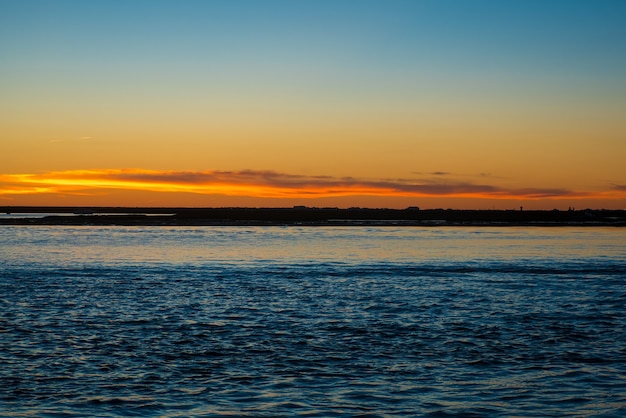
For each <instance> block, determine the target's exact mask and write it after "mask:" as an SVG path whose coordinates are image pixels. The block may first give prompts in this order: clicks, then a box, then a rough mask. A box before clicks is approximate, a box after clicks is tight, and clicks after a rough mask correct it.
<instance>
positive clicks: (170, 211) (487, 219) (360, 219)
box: [0, 206, 626, 227]
mask: <svg viewBox="0 0 626 418" xmlns="http://www.w3.org/2000/svg"><path fill="white" fill-rule="evenodd" d="M0 214H4V215H3V216H2V217H0V225H60V226H62V225H96V226H97V225H100V226H133V225H134V226H394V227H399V226H420V227H435V226H585V227H593V226H626V211H624V210H606V209H599V210H592V209H585V210H567V211H559V210H550V211H544V210H533V211H531V210H529V211H525V210H456V209H425V210H420V209H418V208H407V209H368V208H349V209H338V208H309V207H303V206H302V207H301V206H297V207H293V208H168V207H161V208H139V207H135V208H128V207H69V206H0ZM25 214H41V216H25Z"/></svg>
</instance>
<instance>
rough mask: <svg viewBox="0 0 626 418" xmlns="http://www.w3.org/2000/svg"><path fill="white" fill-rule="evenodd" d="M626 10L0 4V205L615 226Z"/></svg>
mask: <svg viewBox="0 0 626 418" xmlns="http://www.w3.org/2000/svg"><path fill="white" fill-rule="evenodd" d="M624 21H626V3H624V2H618V1H610V0H601V1H598V2H590V1H579V0H572V1H568V2H559V1H556V2H545V1H534V0H531V1H515V0H514V1H506V2H501V1H489V0H478V1H476V2H450V1H445V0H444V1H428V0H426V1H404V0H390V1H383V2H370V1H364V2H350V1H346V2H343V1H341V2H335V1H325V0H321V1H298V2H289V1H279V0H269V1H264V2H255V1H248V0H233V1H228V2H218V1H210V0H208V1H195V0H189V1H185V2H182V3H178V2H174V1H167V0H153V1H146V0H136V1H132V2H125V1H118V0H107V1H100V0H94V1H89V2H82V1H73V0H56V1H48V0H32V1H28V2H2V4H0V53H1V54H2V57H3V63H4V65H3V66H2V68H0V91H2V94H1V95H0V204H2V205H6V206H11V205H52V206H54V205H65V204H73V205H78V206H89V205H94V204H98V205H105V206H106V205H110V206H124V205H132V206H155V205H158V206H207V207H208V206H242V205H245V206H274V207H276V206H283V205H287V206H290V205H313V206H325V205H331V206H340V207H350V206H374V207H392V208H402V207H406V206H408V205H411V206H412V205H417V206H420V207H425V208H427V207H431V208H433V207H434V208H436V207H450V208H470V209H480V208H485V207H489V208H492V207H496V208H501V209H507V208H512V207H513V208H514V207H519V206H522V205H524V206H527V207H532V208H535V209H554V208H558V209H567V208H569V207H571V206H576V207H579V208H586V207H590V208H607V209H622V208H626V192H625V190H626V169H625V167H626V165H625V164H624V160H625V158H626V117H625V116H624V111H625V109H626V55H625V54H624V53H623V51H624V39H626V25H624V24H623V23H624Z"/></svg>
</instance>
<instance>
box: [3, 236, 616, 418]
mask: <svg viewBox="0 0 626 418" xmlns="http://www.w3.org/2000/svg"><path fill="white" fill-rule="evenodd" d="M625 248H626V231H624V230H623V229H619V228H613V229H604V228H579V229H576V228H432V229H428V228H423V229H422V228H350V227H347V228H297V227H289V228H279V227H259V228H247V227H232V228H230V227H217V228H210V227H200V228H158V227H156V228H155V227H133V228H124V227H110V228H98V227H3V228H2V230H1V231H0V414H2V416H37V417H45V416H133V415H135V416H139V415H140V416H162V417H178V416H181V417H182V416H203V417H213V416H223V415H229V416H251V417H257V416H259V417H262V416H267V417H270V416H271V417H274V416H285V417H287V416H309V417H312V416H319V417H333V416H346V417H352V416H360V417H384V416H463V417H471V416H555V417H556V416H559V417H561V416H594V415H597V416H605V417H623V416H626V344H625V343H624V342H625V341H626V255H625V251H624V249H625Z"/></svg>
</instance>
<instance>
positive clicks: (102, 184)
mask: <svg viewBox="0 0 626 418" xmlns="http://www.w3.org/2000/svg"><path fill="white" fill-rule="evenodd" d="M112 191H134V192H151V193H157V194H168V195H170V194H171V195H173V196H175V195H180V194H194V195H208V196H221V197H239V198H244V197H245V198H250V199H266V200H268V199H269V200H270V201H272V200H276V201H280V200H281V199H304V200H307V201H310V200H313V199H323V198H338V197H342V198H349V197H351V196H361V197H363V196H366V197H367V196H370V197H378V198H402V197H404V198H445V199H461V200H463V199H477V200H513V201H521V200H524V201H539V200H542V201H548V202H549V201H561V200H574V201H581V200H582V201H593V200H600V201H615V200H617V201H620V200H624V199H626V190H625V189H624V188H623V187H620V186H614V187H613V188H607V189H605V190H599V191H572V190H567V189H542V188H523V189H514V188H506V187H502V186H495V185H491V184H477V183H472V182H467V181H450V180H448V181H442V180H440V179H437V180H433V179H358V178H352V177H333V176H305V175H297V174H286V173H278V172H274V171H253V170H244V171H196V172H191V171H158V170H144V169H106V170H71V171H54V172H48V173H42V174H4V175H0V199H2V200H4V201H6V202H7V203H8V202H10V203H12V204H16V205H19V204H20V197H21V196H25V195H33V196H43V195H46V196H57V197H61V196H72V195H73V196H93V195H98V194H99V195H102V194H107V193H111V192H112ZM117 203H119V202H111V206H116V205H117ZM460 206H463V205H460Z"/></svg>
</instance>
